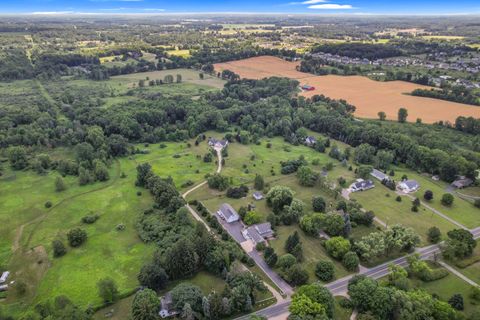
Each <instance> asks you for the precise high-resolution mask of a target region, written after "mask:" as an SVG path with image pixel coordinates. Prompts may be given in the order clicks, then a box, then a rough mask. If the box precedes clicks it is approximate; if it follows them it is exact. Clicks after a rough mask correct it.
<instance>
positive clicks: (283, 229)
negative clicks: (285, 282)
mask: <svg viewBox="0 0 480 320" xmlns="http://www.w3.org/2000/svg"><path fill="white" fill-rule="evenodd" d="M295 231H298V234H299V236H300V241H301V242H302V247H303V256H304V261H303V262H302V263H301V265H302V266H303V267H304V268H305V269H306V270H307V271H308V275H309V282H315V281H318V278H317V277H316V276H315V266H316V264H317V262H318V261H320V260H327V261H332V262H333V263H334V265H335V276H336V278H341V277H344V276H346V275H348V273H349V272H348V271H347V270H345V268H344V267H343V266H342V264H341V263H340V262H337V261H335V260H333V259H331V258H330V257H329V256H328V255H327V253H326V252H325V249H324V248H323V247H322V245H321V244H320V239H318V238H314V237H310V236H308V235H306V234H305V233H304V232H303V231H302V230H300V228H299V227H298V226H296V225H291V226H279V227H277V229H276V235H277V236H276V238H275V239H274V240H271V241H270V245H271V246H272V248H274V249H275V252H276V253H277V254H278V256H279V257H280V256H282V255H284V254H285V253H286V251H285V248H284V246H285V241H286V240H287V238H288V236H290V235H292V234H293V233H294V232H295Z"/></svg>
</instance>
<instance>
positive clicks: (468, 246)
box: [443, 229, 477, 259]
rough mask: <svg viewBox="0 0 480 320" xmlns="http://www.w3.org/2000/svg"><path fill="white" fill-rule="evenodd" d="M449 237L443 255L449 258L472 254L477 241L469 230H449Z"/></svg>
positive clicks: (461, 257)
mask: <svg viewBox="0 0 480 320" xmlns="http://www.w3.org/2000/svg"><path fill="white" fill-rule="evenodd" d="M447 236H448V239H447V240H446V241H445V245H444V248H443V255H444V256H445V257H446V258H448V259H453V258H460V259H463V258H465V257H468V256H470V255H472V253H473V249H475V247H476V246H477V242H476V241H475V239H474V238H473V235H472V234H471V233H470V231H468V230H463V229H454V230H451V231H448V232H447Z"/></svg>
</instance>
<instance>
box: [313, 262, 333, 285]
mask: <svg viewBox="0 0 480 320" xmlns="http://www.w3.org/2000/svg"><path fill="white" fill-rule="evenodd" d="M315 275H316V276H317V278H318V279H320V280H322V281H330V280H332V279H333V278H334V276H335V267H334V265H333V263H332V262H330V261H319V262H317V265H316V266H315Z"/></svg>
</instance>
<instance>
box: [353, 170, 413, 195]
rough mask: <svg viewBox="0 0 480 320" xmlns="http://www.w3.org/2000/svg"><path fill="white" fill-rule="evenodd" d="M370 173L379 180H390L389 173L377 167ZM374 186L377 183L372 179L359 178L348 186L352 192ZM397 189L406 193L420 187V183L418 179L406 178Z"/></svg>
mask: <svg viewBox="0 0 480 320" xmlns="http://www.w3.org/2000/svg"><path fill="white" fill-rule="evenodd" d="M370 175H371V176H372V177H374V178H375V179H377V180H379V181H388V180H390V177H389V176H388V175H387V174H385V173H383V172H382V171H380V170H377V169H373V170H372V172H370ZM374 187H375V184H374V183H373V181H372V180H370V179H367V180H364V179H357V180H355V182H354V183H352V184H351V185H350V186H349V187H348V190H349V191H350V192H357V191H366V190H369V189H372V188H374ZM397 189H398V190H400V191H402V192H404V193H412V192H416V191H417V190H418V189H420V184H419V183H418V182H417V181H416V180H409V179H406V180H403V181H401V182H399V183H398V184H397Z"/></svg>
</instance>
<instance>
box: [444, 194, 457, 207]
mask: <svg viewBox="0 0 480 320" xmlns="http://www.w3.org/2000/svg"><path fill="white" fill-rule="evenodd" d="M454 199H455V198H454V197H453V195H452V194H450V193H445V194H444V195H443V196H442V200H441V202H442V204H443V205H444V206H448V207H450V206H451V205H452V204H453V200H454Z"/></svg>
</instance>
